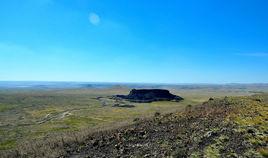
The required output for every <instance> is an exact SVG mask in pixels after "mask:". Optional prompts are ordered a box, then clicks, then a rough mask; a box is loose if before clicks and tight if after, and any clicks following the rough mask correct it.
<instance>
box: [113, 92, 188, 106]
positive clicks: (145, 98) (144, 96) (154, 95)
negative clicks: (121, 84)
mask: <svg viewBox="0 0 268 158" xmlns="http://www.w3.org/2000/svg"><path fill="white" fill-rule="evenodd" d="M116 97H118V98H122V99H126V100H128V101H130V102H139V103H150V102H153V101H180V100H183V98H182V97H180V96H176V95H173V94H171V93H170V92H169V91H168V90H165V89H132V90H131V91H130V93H129V94H128V95H116Z"/></svg>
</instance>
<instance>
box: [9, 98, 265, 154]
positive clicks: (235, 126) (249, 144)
mask: <svg viewBox="0 0 268 158" xmlns="http://www.w3.org/2000/svg"><path fill="white" fill-rule="evenodd" d="M267 98H268V97H267V95H262V96H251V97H225V98H222V99H213V98H211V99H209V101H207V102H204V103H203V104H201V105H196V106H191V105H189V106H188V107H187V108H186V109H185V110H184V111H183V112H178V113H171V114H166V115H161V114H160V113H156V114H155V116H154V118H151V119H147V120H138V121H137V120H136V123H135V124H134V125H130V126H127V127H124V128H120V129H115V130H109V131H101V132H96V133H93V134H91V135H88V136H87V137H85V138H84V139H83V141H79V140H77V139H76V140H73V141H69V142H66V141H65V142H63V141H62V142H58V143H56V142H55V144H54V145H53V146H51V147H50V149H49V151H52V152H53V151H55V150H56V151H58V152H54V153H57V154H58V155H57V154H55V155H54V156H55V157H56V156H58V157H169V156H172V157H193V158H194V157H207V158H214V157H215V158H217V157H224V158H225V157H233V158H235V157H248V158H252V157H268V146H267V144H268V99H267ZM59 151H60V152H59ZM33 153H34V154H35V155H34V156H37V157H46V156H48V157H49V156H51V154H49V152H44V151H39V152H38V154H36V152H32V153H31V152H25V151H24V152H22V151H20V150H17V151H16V152H13V154H14V155H13V156H15V157H21V156H26V157H30V156H33ZM34 156H33V157H34Z"/></svg>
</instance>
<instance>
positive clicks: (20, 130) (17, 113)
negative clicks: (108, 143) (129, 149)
mask: <svg viewBox="0 0 268 158" xmlns="http://www.w3.org/2000/svg"><path fill="white" fill-rule="evenodd" d="M129 90H130V89H128V88H121V87H117V88H109V89H65V90H0V150H5V149H11V148H14V147H16V145H18V144H20V143H22V142H24V141H26V140H31V139H35V138H45V137H46V136H47V135H48V134H49V135H51V134H61V133H66V132H70V131H81V130H82V129H92V130H94V129H100V128H112V127H116V126H120V125H126V124H131V123H133V120H135V119H136V118H143V117H151V116H153V115H154V114H155V112H160V113H169V112H175V111H180V110H182V109H184V108H185V106H187V105H189V104H190V105H196V104H198V103H201V102H203V101H206V100H208V99H209V98H210V97H224V96H244V95H251V94H253V93H252V92H250V91H248V90H239V89H238V90H237V89H236V90H228V89H220V90H219V89H216V90H215V89H206V88H204V89H175V88H174V89H172V88H171V89H170V91H171V92H172V93H174V94H176V95H179V96H182V97H183V98H184V100H183V101H181V102H167V101H160V102H153V103H128V102H126V103H127V104H131V105H134V106H135V107H133V108H125V107H114V106H113V104H114V102H113V100H111V99H109V96H111V95H115V94H127V93H128V92H129ZM98 97H101V99H98Z"/></svg>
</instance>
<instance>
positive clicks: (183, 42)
mask: <svg viewBox="0 0 268 158" xmlns="http://www.w3.org/2000/svg"><path fill="white" fill-rule="evenodd" d="M0 80H17V81H19V80H35V81H93V82H95V81H100V82H103V81H104V82H149V83H151V82H153V83H155V82H158V83H253V82H254V83H257V82H262V83H263V82H266V83H267V82H268V1H267V0H1V1H0Z"/></svg>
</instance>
